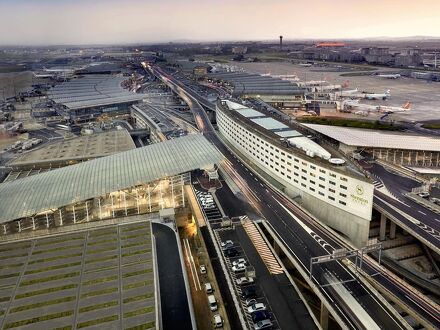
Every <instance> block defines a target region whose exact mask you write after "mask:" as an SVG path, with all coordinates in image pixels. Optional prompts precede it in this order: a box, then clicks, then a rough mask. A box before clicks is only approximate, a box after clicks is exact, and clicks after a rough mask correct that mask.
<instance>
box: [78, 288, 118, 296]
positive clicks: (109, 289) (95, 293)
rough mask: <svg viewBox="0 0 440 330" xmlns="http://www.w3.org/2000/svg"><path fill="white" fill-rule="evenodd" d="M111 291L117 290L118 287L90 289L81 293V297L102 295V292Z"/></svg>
mask: <svg viewBox="0 0 440 330" xmlns="http://www.w3.org/2000/svg"><path fill="white" fill-rule="evenodd" d="M113 292H118V288H107V289H101V290H97V291H90V292H87V293H83V294H82V295H81V298H88V297H95V296H102V295H103V294H107V293H113Z"/></svg>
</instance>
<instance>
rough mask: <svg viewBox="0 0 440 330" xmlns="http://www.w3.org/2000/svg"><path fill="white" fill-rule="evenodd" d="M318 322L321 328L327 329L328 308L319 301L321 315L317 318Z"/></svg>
mask: <svg viewBox="0 0 440 330" xmlns="http://www.w3.org/2000/svg"><path fill="white" fill-rule="evenodd" d="M319 323H320V325H321V328H322V330H328V309H327V308H326V307H325V306H324V304H323V303H322V302H321V317H320V318H319Z"/></svg>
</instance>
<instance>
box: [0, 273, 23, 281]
mask: <svg viewBox="0 0 440 330" xmlns="http://www.w3.org/2000/svg"><path fill="white" fill-rule="evenodd" d="M18 275H20V273H11V274H5V275H0V280H4V279H6V278H11V277H17V276H18Z"/></svg>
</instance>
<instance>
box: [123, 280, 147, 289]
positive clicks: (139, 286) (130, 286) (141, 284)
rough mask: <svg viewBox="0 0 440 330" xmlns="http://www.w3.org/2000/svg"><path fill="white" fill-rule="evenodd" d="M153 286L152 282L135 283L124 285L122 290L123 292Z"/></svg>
mask: <svg viewBox="0 0 440 330" xmlns="http://www.w3.org/2000/svg"><path fill="white" fill-rule="evenodd" d="M150 284H153V281H141V282H135V283H130V284H126V285H124V286H123V287H122V288H123V289H124V290H129V289H134V288H141V287H143V286H147V285H150Z"/></svg>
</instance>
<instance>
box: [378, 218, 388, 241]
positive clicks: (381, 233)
mask: <svg viewBox="0 0 440 330" xmlns="http://www.w3.org/2000/svg"><path fill="white" fill-rule="evenodd" d="M386 231H387V217H386V216H385V215H384V214H381V215H380V230H379V240H380V241H384V240H385V233H386Z"/></svg>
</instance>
